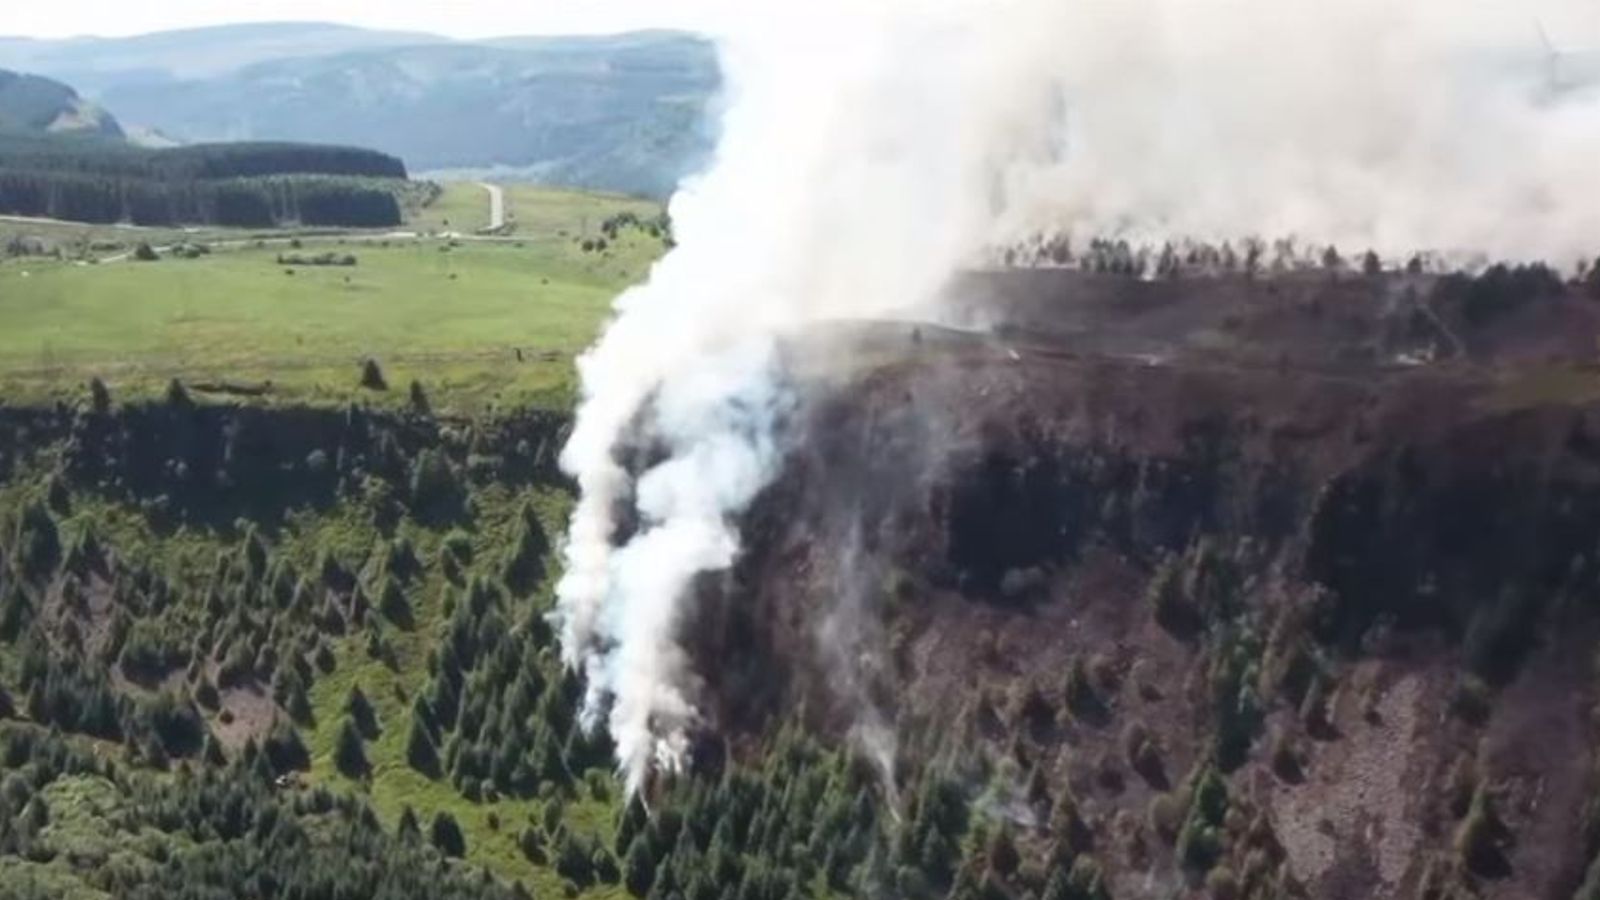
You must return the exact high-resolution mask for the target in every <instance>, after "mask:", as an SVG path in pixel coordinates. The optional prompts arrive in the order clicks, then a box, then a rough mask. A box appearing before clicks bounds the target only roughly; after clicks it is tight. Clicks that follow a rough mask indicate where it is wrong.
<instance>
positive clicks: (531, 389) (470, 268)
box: [0, 185, 660, 408]
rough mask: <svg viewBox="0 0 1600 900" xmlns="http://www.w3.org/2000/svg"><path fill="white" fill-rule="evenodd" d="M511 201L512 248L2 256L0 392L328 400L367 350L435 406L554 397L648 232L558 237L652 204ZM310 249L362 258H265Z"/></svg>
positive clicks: (561, 394)
mask: <svg viewBox="0 0 1600 900" xmlns="http://www.w3.org/2000/svg"><path fill="white" fill-rule="evenodd" d="M461 188H467V189H469V190H470V191H472V192H475V199H476V200H477V202H478V203H479V205H480V207H481V212H482V213H483V215H485V216H487V203H488V200H487V195H486V194H484V192H483V191H482V190H481V189H480V188H478V187H477V186H476V185H454V186H451V187H449V188H447V189H446V191H445V192H444V194H443V195H442V197H441V200H440V203H441V204H444V207H443V209H444V210H445V211H446V212H448V214H449V216H454V217H459V216H460V215H461V213H460V212H456V211H454V210H457V209H462V210H464V209H467V208H469V207H470V204H467V203H466V202H465V201H466V200H467V199H468V198H467V197H464V196H463V195H462V192H461V190H460V189H461ZM512 194H513V200H512V202H513V203H514V209H515V210H516V211H517V213H518V214H519V216H520V219H521V221H522V222H523V223H524V224H523V225H522V226H521V232H522V234H524V235H526V237H522V238H521V239H519V240H516V241H514V242H498V243H488V242H481V243H480V242H462V243H460V244H459V245H457V246H451V245H449V244H447V243H444V242H441V241H436V240H393V241H386V242H383V243H370V242H368V243H358V242H355V241H349V242H344V243H341V242H340V239H338V238H323V239H305V240H304V246H303V247H302V248H300V249H297V250H288V249H287V248H286V247H284V246H283V245H281V244H273V243H268V244H266V245H265V246H260V247H258V246H256V245H255V244H254V243H247V244H246V245H245V246H242V247H230V246H222V247H219V249H218V250H217V251H216V252H214V253H213V254H212V255H210V256H208V257H203V258H200V259H194V260H184V259H171V258H169V259H163V260H161V261H160V262H156V263H133V262H126V263H117V264H114V265H100V266H94V265H87V266H86V265H77V264H72V263H62V262H56V261H43V260H39V259H30V260H22V261H13V262H10V263H7V264H4V265H0V322H4V323H5V328H4V329H0V396H4V397H7V398H13V399H22V398H40V397H46V398H47V397H50V396H52V395H53V394H54V393H55V392H58V391H60V390H62V389H64V388H71V387H72V386H74V385H76V384H77V383H79V382H81V381H83V380H85V379H87V378H88V377H90V376H92V375H98V376H100V377H102V378H104V379H105V380H106V381H107V382H108V383H110V384H111V385H112V387H113V389H114V390H116V391H119V392H121V393H122V394H123V395H140V394H148V393H152V392H155V391H159V390H161V389H162V387H163V386H164V385H165V384H166V382H167V380H168V379H170V378H174V377H177V378H181V379H184V380H197V381H229V382H235V383H260V382H264V381H267V380H270V381H272V382H273V384H274V388H275V389H274V391H273V397H274V398H275V399H276V400H277V401H278V402H308V401H309V402H318V403H324V402H325V403H343V402H345V401H347V400H348V399H350V397H351V395H352V393H353V392H354V391H355V385H356V380H357V377H356V376H357V364H358V362H359V360H361V359H362V358H364V357H368V356H371V357H375V358H377V359H378V360H380V362H382V363H383V364H384V368H385V371H386V373H387V375H388V378H389V381H390V384H391V385H392V386H394V387H396V388H403V387H404V386H405V385H406V384H407V383H409V381H410V380H411V379H413V378H415V379H418V380H420V381H421V382H422V383H423V384H424V386H425V387H426V388H427V389H428V391H429V393H430V396H432V397H433V398H434V400H435V402H436V403H440V404H443V405H444V406H446V407H449V406H450V405H452V404H453V403H454V404H459V405H460V406H461V407H463V408H465V407H467V406H468V405H470V406H472V407H473V408H477V407H478V404H479V403H486V402H495V401H497V400H498V401H499V402H501V403H510V404H515V403H525V402H540V403H561V402H565V400H566V398H567V397H569V396H570V389H571V379H570V373H571V366H570V360H571V357H572V355H573V354H575V353H576V352H577V351H579V350H580V349H582V348H583V347H584V346H585V345H586V344H587V343H588V342H589V341H590V340H591V339H592V338H593V336H594V334H595V332H596V330H597V328H598V327H599V324H600V322H601V321H602V320H603V318H604V316H605V314H606V312H607V309H608V307H609V302H610V300H611V298H612V297H614V296H615V294H616V293H617V292H618V291H619V290H621V289H622V288H623V287H625V286H626V285H628V284H630V283H632V282H634V281H637V280H638V279H639V278H640V277H642V275H643V274H644V272H645V271H646V269H647V267H648V265H649V264H650V262H651V261H652V260H653V259H654V258H655V256H656V255H657V254H658V253H659V251H660V243H659V242H657V241H655V240H652V239H650V238H649V237H647V236H646V235H644V234H643V233H642V232H638V231H630V232H626V233H625V237H624V238H623V239H622V240H620V241H619V242H618V243H617V244H616V245H615V246H613V247H612V248H610V249H608V251H607V252H606V253H604V254H596V253H584V252H583V251H582V250H581V249H580V247H579V246H578V245H577V244H576V243H575V242H574V240H573V239H572V238H570V237H562V236H559V234H558V233H565V234H570V235H578V234H590V233H598V228H599V223H600V222H601V221H602V220H603V219H604V218H605V217H606V216H609V215H611V214H613V213H614V212H615V211H618V210H619V209H624V208H641V207H642V209H643V210H650V209H653V207H650V206H649V205H648V204H642V203H640V202H638V201H625V200H619V199H617V198H611V197H597V196H591V195H581V194H573V193H571V192H565V191H544V190H539V189H530V188H519V189H516V190H514V191H513V192H512ZM433 214H434V215H437V217H438V218H439V220H440V221H442V220H443V218H445V217H446V215H445V213H444V212H436V213H433ZM452 221H456V219H454V218H453V219H452ZM423 224H425V223H421V222H419V225H423ZM325 250H333V251H336V252H340V253H345V252H349V253H353V254H354V255H356V256H357V257H358V259H359V260H360V264H359V265H358V266H356V267H354V268H341V267H324V268H314V267H295V270H294V274H293V275H290V274H288V273H287V272H286V271H285V269H286V268H287V267H284V266H280V265H278V264H277V262H276V257H277V256H278V254H280V253H284V252H290V253H298V254H304V255H312V254H315V253H318V252H322V251H325ZM517 349H521V350H522V351H523V360H522V361H521V363H520V364H519V363H518V361H517V359H516V350H517ZM390 394H391V395H395V398H394V399H396V400H398V399H401V398H403V397H404V394H405V392H404V391H403V390H394V391H391V392H390Z"/></svg>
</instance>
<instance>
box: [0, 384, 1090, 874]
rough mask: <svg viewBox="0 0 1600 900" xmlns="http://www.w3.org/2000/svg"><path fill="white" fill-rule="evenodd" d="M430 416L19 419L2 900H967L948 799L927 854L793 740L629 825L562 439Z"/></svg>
mask: <svg viewBox="0 0 1600 900" xmlns="http://www.w3.org/2000/svg"><path fill="white" fill-rule="evenodd" d="M411 393H412V398H413V402H412V404H411V406H412V410H411V411H410V412H408V413H402V414H394V413H379V412H375V411H369V410H367V409H364V408H361V407H356V406H352V407H350V408H349V409H347V410H343V411H341V410H312V409H293V410H267V409H260V408H251V407H226V406H210V405H205V404H202V403H198V402H196V401H195V400H194V399H193V398H191V396H190V394H189V392H188V390H187V389H186V388H185V387H184V386H183V385H181V384H179V383H177V382H174V383H173V385H172V387H171V390H170V391H169V393H168V396H167V397H166V399H165V400H164V401H161V402H156V403H144V404H129V405H127V406H122V407H119V406H117V405H116V404H115V403H114V402H113V399H112V397H111V395H110V393H109V391H107V389H106V388H105V387H104V386H103V385H102V384H100V383H99V382H98V381H96V382H93V383H92V384H91V385H90V387H89V390H88V391H87V392H86V394H85V396H84V398H83V400H82V402H81V403H80V404H79V405H78V406H76V408H71V407H61V408H56V409H11V410H5V409H0V879H4V880H5V881H6V883H8V884H9V885H10V886H11V888H12V889H14V891H15V893H13V894H8V896H22V897H103V896H107V895H109V896H114V897H141V898H143V897H149V898H155V897H163V898H166V897H173V898H197V900H198V898H213V897H238V896H282V897H307V898H312V897H388V898H402V897H405V898H419V900H420V898H430V900H432V898H448V897H495V898H498V897H525V896H530V895H533V896H560V895H562V894H564V895H566V896H577V895H579V894H598V895H603V896H611V897H617V896H621V895H622V892H627V893H628V894H631V895H632V896H636V897H641V898H642V897H654V898H662V900H666V898H683V900H702V898H707V900H709V898H712V897H721V896H737V897H740V898H749V900H788V898H797V897H801V896H814V895H816V894H818V893H819V892H838V893H843V894H851V893H858V892H864V891H869V890H875V889H879V888H888V887H894V888H897V889H907V890H914V891H915V892H916V893H918V894H922V895H931V894H932V893H933V892H935V891H937V892H941V893H942V892H943V891H944V890H945V889H946V888H948V887H950V886H951V885H953V884H957V883H958V882H960V883H963V884H969V885H972V884H976V881H974V880H972V879H975V878H976V877H977V876H978V875H981V873H982V872H983V871H984V870H985V869H986V868H987V863H986V862H985V860H986V859H987V854H988V853H989V852H990V850H989V839H988V838H987V837H985V836H984V835H983V833H982V832H981V830H979V831H976V832H975V833H974V834H973V835H970V836H969V835H968V829H969V824H968V812H967V802H968V801H967V799H966V798H965V796H964V795H963V793H962V792H961V791H960V790H958V789H956V788H955V786H954V785H953V784H951V783H949V782H947V781H944V780H941V779H938V778H932V777H929V778H926V779H922V780H921V781H917V782H915V790H914V796H913V797H911V798H909V806H908V807H907V809H908V814H909V816H910V818H909V819H908V820H907V822H908V824H910V825H912V826H913V827H912V828H911V829H909V830H905V829H900V830H892V829H888V828H886V827H884V824H885V823H884V822H882V821H880V819H881V816H882V813H881V811H880V810H879V808H878V805H877V801H876V795H875V792H876V791H877V790H878V786H877V781H878V776H877V773H876V771H875V770H874V769H873V768H872V767H871V766H869V765H866V764H864V763H861V762H859V761H855V760H852V758H851V756H850V755H849V754H847V753H843V752H836V751H832V750H828V749H824V748H823V747H821V746H819V745H818V744H817V743H815V742H814V741H812V740H811V739H810V738H808V737H806V736H804V735H803V733H802V732H801V731H800V730H799V729H796V728H785V729H782V730H781V731H779V732H777V733H775V734H774V735H772V736H771V738H770V746H769V748H768V751H767V752H766V753H764V754H761V755H760V759H761V760H762V763H761V764H760V765H758V766H755V767H747V766H745V765H741V764H739V763H737V762H732V761H729V762H727V763H725V764H724V763H719V764H717V765H715V766H711V767H708V768H706V769H705V771H704V772H702V773H701V774H700V775H697V776H696V777H693V778H688V779H685V780H681V781H678V782H677V783H675V784H673V785H671V786H667V787H663V788H662V789H661V790H658V791H656V794H655V796H654V797H653V798H652V804H651V806H652V808H651V815H648V816H647V815H646V814H645V810H644V807H643V806H642V805H641V803H640V802H637V801H635V802H629V801H628V800H627V798H626V797H625V796H624V795H623V792H622V790H621V789H620V786H619V785H617V783H616V780H615V779H614V777H613V776H612V774H611V767H612V754H613V750H612V747H611V744H610V741H609V739H608V738H607V737H606V735H605V732H604V730H603V729H601V730H599V731H589V730H586V729H585V728H584V727H583V724H582V722H581V721H580V720H579V716H578V707H579V701H580V699H581V697H582V695H583V684H582V682H581V680H580V679H579V677H578V676H577V675H576V674H575V673H574V672H572V671H571V670H569V669H567V668H565V667H564V666H563V665H562V664H561V662H560V660H559V652H558V647H557V645H556V641H555V636H554V634H553V632H552V629H551V627H550V624H549V623H548V622H547V621H546V618H545V616H546V613H547V612H548V609H549V606H548V604H549V602H550V600H549V598H550V586H551V574H550V573H549V572H547V570H546V566H547V562H548V560H549V558H550V556H551V554H552V551H553V547H554V540H553V537H552V534H553V533H554V529H555V528H556V527H557V526H558V525H559V523H560V521H561V519H562V517H563V515H564V512H565V509H566V508H567V504H568V503H569V502H570V495H569V494H568V488H567V486H566V485H565V482H564V480H563V479H562V478H561V476H560V475H559V474H558V473H557V472H556V470H555V468H554V452H555V448H556V447H557V446H559V443H560V441H561V439H562V436H563V435H564V433H565V431H566V429H567V428H568V427H569V424H570V423H569V420H568V418H567V416H566V415H565V414H559V413H551V412H540V411H537V410H531V411H524V412H520V413H517V414H515V415H513V416H511V417H507V418H484V419H481V420H475V421H443V420H439V419H436V418H435V417H434V416H433V415H432V414H430V413H428V412H427V411H426V410H427V406H428V404H427V402H426V393H425V391H424V390H423V389H422V388H421V386H420V385H413V386H412V388H411ZM995 839H996V840H998V841H1001V842H1006V841H1010V840H1011V837H1010V836H1009V835H1008V834H1004V833H1002V834H1000V835H998V836H996V837H995ZM964 848H965V849H964ZM995 852H999V853H1001V854H1002V856H1003V857H1005V858H1006V859H1010V858H1013V857H1014V856H1015V854H1014V852H1010V851H1007V850H1005V849H1003V848H1002V849H1001V850H997V851H995ZM1060 854H1061V856H1062V859H1063V862H1062V863H1061V865H1062V866H1064V867H1065V868H1063V869H1062V870H1061V873H1060V875H1059V877H1058V880H1061V883H1062V885H1065V884H1067V881H1065V880H1064V879H1067V878H1068V876H1069V875H1071V876H1072V878H1074V879H1076V880H1075V881H1073V882H1072V883H1073V884H1079V885H1082V886H1083V887H1084V888H1085V889H1086V890H1088V889H1089V888H1090V887H1091V886H1092V884H1093V882H1094V878H1095V875H1094V872H1093V871H1092V867H1091V868H1089V869H1085V868H1084V866H1083V865H1079V866H1078V868H1079V869H1081V870H1082V871H1078V872H1076V874H1073V873H1072V872H1071V871H1070V870H1071V867H1072V862H1073V860H1074V858H1076V857H1077V856H1078V854H1077V853H1076V852H1075V851H1073V850H1072V849H1071V848H1069V847H1067V846H1066V845H1065V844H1063V845H1062V847H1061V848H1060ZM964 859H965V860H966V861H965V862H964V861H963V860H964ZM963 872H966V873H967V874H966V875H965V876H963V874H962V873H963ZM1045 874H1046V875H1048V874H1049V873H1045ZM963 878H964V879H966V880H965V881H963ZM966 890H967V891H968V892H969V894H964V895H963V896H967V895H970V890H971V888H970V886H969V887H968V888H967V889H966ZM1052 896H1083V897H1090V896H1095V895H1094V894H1093V893H1083V894H1073V895H1062V894H1060V893H1059V891H1058V892H1057V894H1053V895H1052Z"/></svg>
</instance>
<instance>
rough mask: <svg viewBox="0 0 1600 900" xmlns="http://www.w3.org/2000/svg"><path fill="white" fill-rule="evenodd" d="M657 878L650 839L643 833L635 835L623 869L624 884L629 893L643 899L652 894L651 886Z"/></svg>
mask: <svg viewBox="0 0 1600 900" xmlns="http://www.w3.org/2000/svg"><path fill="white" fill-rule="evenodd" d="M655 877H656V859H655V857H654V856H653V855H652V854H651V853H650V839H649V836H648V835H647V834H645V833H644V832H642V831H641V832H639V833H638V834H635V835H634V838H633V842H632V843H631V844H629V846H628V855H627V857H626V859H625V860H624V862H623V867H622V883H623V884H624V885H626V886H627V888H628V892H629V893H631V894H633V895H634V896H635V897H643V896H645V895H646V894H648V893H649V892H650V884H651V882H653V881H655Z"/></svg>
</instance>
